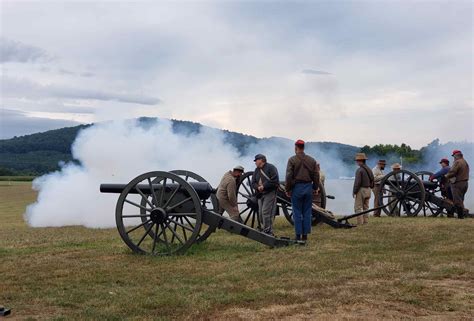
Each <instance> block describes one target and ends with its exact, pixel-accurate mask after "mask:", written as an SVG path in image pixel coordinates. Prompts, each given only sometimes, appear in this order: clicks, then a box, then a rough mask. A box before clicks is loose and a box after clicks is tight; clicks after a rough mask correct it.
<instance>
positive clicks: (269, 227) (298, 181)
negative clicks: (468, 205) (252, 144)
mask: <svg viewBox="0 0 474 321" xmlns="http://www.w3.org/2000/svg"><path fill="white" fill-rule="evenodd" d="M304 150H305V142H304V141H302V140H297V141H296V142H295V155H294V156H292V157H290V158H289V159H288V163H287V166H286V176H285V193H286V195H287V197H289V198H291V206H292V209H293V220H294V226H295V235H296V239H297V240H303V241H306V240H307V237H308V234H310V233H311V221H312V204H313V200H314V197H315V195H318V191H319V188H320V184H321V182H320V169H319V164H318V163H317V162H316V160H315V159H314V158H312V157H311V156H309V155H307V154H305V152H304ZM452 156H453V157H454V164H453V166H452V167H449V160H447V159H445V158H443V159H442V160H441V161H440V164H441V166H442V169H441V170H440V171H439V172H437V173H435V174H434V175H432V176H431V177H430V180H435V179H438V180H440V182H441V186H442V187H443V190H445V191H446V195H447V197H448V198H450V199H452V201H453V203H454V206H455V211H456V213H457V215H458V218H464V216H465V214H464V212H465V209H464V196H465V194H466V192H467V189H468V180H469V165H468V164H467V162H466V160H465V159H464V157H463V154H462V152H461V151H459V150H454V151H453V154H452ZM367 160H368V158H367V156H366V155H365V154H364V153H357V154H356V157H355V161H356V163H357V165H358V168H357V170H356V173H355V179H354V186H353V190H352V194H353V197H354V210H355V213H362V212H366V213H364V214H362V215H360V216H357V225H362V224H367V223H368V217H369V216H368V213H369V202H370V198H371V194H372V193H374V195H375V197H374V199H375V200H374V210H373V211H374V216H375V217H380V214H381V207H380V206H381V204H379V197H378V196H379V194H380V189H381V182H382V179H383V178H384V176H385V173H384V170H385V166H386V161H385V160H383V159H381V160H379V161H378V163H377V165H376V166H375V167H374V168H373V169H370V168H369V167H368V166H367V164H366V162H367ZM254 162H255V166H256V168H255V170H254V174H253V176H252V182H251V186H250V187H251V188H252V189H253V190H254V191H255V194H256V197H257V199H258V215H257V216H258V222H259V224H258V225H259V228H260V229H261V231H262V232H264V233H267V234H270V235H273V221H274V216H275V213H276V202H277V191H278V189H279V188H280V180H279V174H278V170H277V168H276V167H275V166H274V165H273V164H270V163H268V162H267V158H266V157H265V155H263V154H257V155H256V156H255V159H254ZM391 169H392V171H400V170H401V165H400V164H398V163H395V164H393V165H392V166H391ZM243 173H244V168H243V167H242V166H236V167H234V168H233V170H232V171H229V172H227V173H226V174H225V175H224V176H223V178H222V180H221V182H220V184H219V187H218V189H217V199H218V200H219V205H220V211H221V213H223V212H224V211H226V212H227V213H228V214H229V216H230V217H231V218H232V219H233V220H235V221H238V222H240V223H242V218H241V217H240V212H239V207H238V201H237V199H238V197H237V186H238V182H239V180H240V177H241V176H242V174H243Z"/></svg>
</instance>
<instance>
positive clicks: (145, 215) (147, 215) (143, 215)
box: [122, 214, 150, 218]
mask: <svg viewBox="0 0 474 321" xmlns="http://www.w3.org/2000/svg"><path fill="white" fill-rule="evenodd" d="M122 217H125V218H130V217H150V214H137V215H122Z"/></svg>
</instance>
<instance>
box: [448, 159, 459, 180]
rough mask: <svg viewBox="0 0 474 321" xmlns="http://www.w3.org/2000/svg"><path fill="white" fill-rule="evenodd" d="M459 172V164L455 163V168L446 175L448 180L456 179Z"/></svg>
mask: <svg viewBox="0 0 474 321" xmlns="http://www.w3.org/2000/svg"><path fill="white" fill-rule="evenodd" d="M458 171H459V162H454V164H453V167H451V169H450V170H449V172H448V174H446V175H445V177H446V178H447V179H450V178H451V177H455V176H456V175H457V174H458Z"/></svg>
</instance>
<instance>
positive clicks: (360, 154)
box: [355, 153, 368, 161]
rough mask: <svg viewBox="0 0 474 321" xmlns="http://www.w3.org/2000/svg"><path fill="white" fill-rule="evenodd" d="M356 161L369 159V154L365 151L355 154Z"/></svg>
mask: <svg viewBox="0 0 474 321" xmlns="http://www.w3.org/2000/svg"><path fill="white" fill-rule="evenodd" d="M355 160H356V161H361V160H368V158H367V156H365V153H357V154H356V156H355Z"/></svg>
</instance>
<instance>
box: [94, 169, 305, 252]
mask: <svg viewBox="0 0 474 321" xmlns="http://www.w3.org/2000/svg"><path fill="white" fill-rule="evenodd" d="M100 191H101V192H102V193H116V194H120V195H119V197H118V200H117V205H116V208H115V221H116V225H117V229H118V232H119V234H120V236H121V238H122V239H123V241H124V242H125V244H127V246H128V247H129V248H130V249H131V250H132V251H133V252H135V253H139V254H148V255H171V254H183V253H185V252H186V250H187V249H188V248H189V247H191V246H192V245H193V244H195V243H199V242H203V241H204V240H206V239H207V238H208V237H209V235H211V234H212V233H213V232H214V231H216V229H224V230H226V231H228V232H230V233H234V234H238V235H241V236H243V237H246V238H249V239H252V240H254V241H257V242H260V243H262V244H265V245H267V246H270V247H281V246H288V245H291V244H304V242H302V241H297V240H291V239H289V238H284V237H275V236H272V235H268V234H265V233H262V232H260V231H257V230H255V229H253V228H251V227H249V226H246V225H245V224H241V223H238V222H236V221H233V220H231V219H229V218H226V217H223V216H222V215H221V214H219V213H218V202H217V198H216V197H215V189H214V188H213V187H212V186H211V185H210V184H209V183H208V182H207V181H205V180H204V179H203V178H202V177H201V176H199V175H197V174H195V173H192V172H189V171H182V170H179V171H172V172H162V171H154V172H149V173H145V174H142V175H140V176H138V177H136V178H134V179H133V180H131V181H130V182H129V183H128V184H101V185H100Z"/></svg>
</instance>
